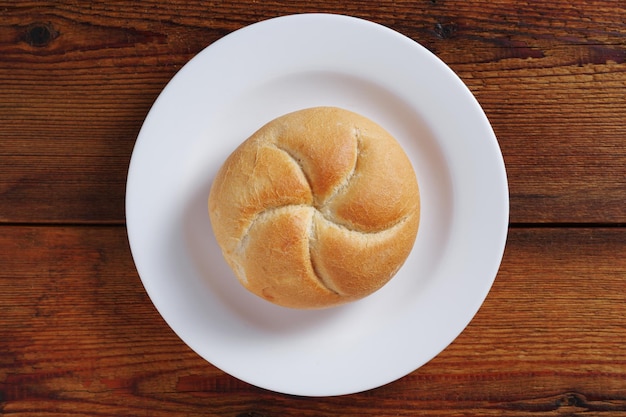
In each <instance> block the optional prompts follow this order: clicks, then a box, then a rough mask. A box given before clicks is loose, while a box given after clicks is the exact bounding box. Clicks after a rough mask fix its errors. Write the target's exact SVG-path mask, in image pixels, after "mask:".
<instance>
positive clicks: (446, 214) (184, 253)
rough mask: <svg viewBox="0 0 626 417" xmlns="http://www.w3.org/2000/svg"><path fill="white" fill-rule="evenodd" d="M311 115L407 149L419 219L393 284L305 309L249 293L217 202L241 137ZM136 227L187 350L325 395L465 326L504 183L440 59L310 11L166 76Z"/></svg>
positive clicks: (148, 128) (139, 248) (493, 248)
mask: <svg viewBox="0 0 626 417" xmlns="http://www.w3.org/2000/svg"><path fill="white" fill-rule="evenodd" d="M317 105H332V106H339V107H343V108H347V109H350V110H353V111H356V112H358V113H361V114H363V115H365V116H367V117H369V118H371V119H373V120H374V121H376V122H378V123H379V124H381V125H382V126H383V127H385V128H386V129H387V130H388V131H390V132H391V133H392V134H393V135H394V136H395V137H396V138H397V139H398V140H399V141H400V143H401V144H402V145H403V146H404V148H405V150H406V151H407V153H408V154H409V157H410V158H411V160H412V162H413V164H414V167H415V170H416V173H417V176H418V179H419V182H420V188H421V198H422V218H421V226H420V230H419V233H418V237H417V241H416V244H415V247H414V249H413V251H412V253H411V255H410V256H409V258H408V260H407V262H406V263H405V265H404V266H403V268H402V269H401V270H400V272H399V273H398V274H397V275H396V277H394V278H393V279H392V280H391V282H390V283H389V284H387V285H386V286H385V287H384V288H383V289H381V290H380V291H378V292H376V293H375V294H374V295H372V296H370V297H368V298H366V299H364V300H362V301H359V302H356V303H352V304H349V305H346V306H342V307H337V308H333V309H327V310H321V311H298V310H290V309H286V308H282V307H277V306H274V305H272V304H269V303H268V302H266V301H264V300H261V299H259V298H257V297H256V296H254V295H252V294H250V293H248V292H247V290H245V289H243V287H241V286H240V285H239V283H238V282H237V280H236V278H235V277H234V275H233V274H232V272H231V271H230V270H229V268H228V266H227V265H226V263H225V262H224V260H223V258H222V256H221V253H220V250H219V248H218V246H217V243H216V241H215V239H214V237H213V233H212V230H211V225H210V221H209V217H208V214H207V196H208V193H209V189H210V186H211V182H212V180H213V178H214V176H215V174H216V172H217V170H218V169H219V167H220V166H221V164H222V162H223V161H224V159H225V158H226V157H227V155H228V154H230V152H232V151H233V150H234V149H235V147H237V146H238V145H239V143H240V142H242V141H243V140H245V139H246V138H247V137H248V136H249V135H250V134H251V133H253V132H254V131H255V130H256V129H257V128H259V127H260V126H261V125H263V124H264V123H266V122H267V121H269V120H271V119H273V118H274V117H277V116H279V115H282V114H284V113H287V112H290V111H293V110H296V109H301V108H305V107H311V106H317ZM126 219H127V226H128V236H129V241H130V245H131V248H132V254H133V257H134V260H135V263H136V266H137V269H138V271H139V275H140V276H141V279H142V281H143V284H144V286H145V288H146V290H147V292H148V294H149V296H150V298H151V299H152V301H153V303H154V305H155V306H156V308H157V309H158V311H159V312H160V314H161V315H162V316H163V318H164V319H165V320H166V321H167V323H168V324H169V325H170V326H171V328H172V329H173V330H174V331H175V332H176V333H177V334H178V336H179V337H180V338H181V339H182V340H183V341H184V342H185V343H187V345H189V346H190V347H191V348H192V349H193V350H195V351H196V352H197V353H198V354H199V355H200V356H201V357H203V358H205V359H206V360H207V361H209V362H211V363H212V364H214V365H215V366H217V367H219V368H220V369H222V370H223V371H225V372H227V373H229V374H231V375H233V376H235V377H237V378H239V379H241V380H244V381H247V382H249V383H251V384H254V385H256V386H259V387H263V388H266V389H269V390H273V391H278V392H282V393H288V394H297V395H306V396H328V395H339V394H348V393H354V392H359V391H363V390H367V389H371V388H374V387H378V386H381V385H383V384H386V383H388V382H391V381H394V380H396V379H398V378H400V377H402V376H404V375H406V374H408V373H410V372H412V371H414V370H415V369H417V368H418V367H420V366H421V365H423V364H424V363H426V362H427V361H429V360H430V359H431V358H433V357H434V356H435V355H437V354H438V353H439V352H441V351H442V350H443V349H445V348H446V346H447V345H448V344H450V343H451V342H452V341H453V340H454V339H455V338H456V337H457V336H458V335H459V334H460V333H461V332H462V331H463V329H464V328H465V327H466V326H467V324H468V323H469V322H470V320H471V319H472V317H473V316H474V314H475V313H476V312H477V311H478V309H479V307H480V305H481V304H482V302H483V301H484V299H485V297H486V295H487V293H488V291H489V289H490V287H491V285H492V283H493V280H494V278H495V276H496V273H497V271H498V268H499V265H500V261H501V257H502V254H503V250H504V245H505V241H506V234H507V226H508V188H507V181H506V173H505V168H504V163H503V159H502V155H501V153H500V149H499V147H498V143H497V141H496V138H495V136H494V133H493V131H492V129H491V127H490V125H489V122H488V121H487V118H486V117H485V115H484V113H483V111H482V110H481V108H480V106H479V104H478V103H477V101H476V100H475V99H474V97H473V96H472V94H471V93H470V91H469V90H468V89H467V87H466V86H465V85H464V84H463V83H462V82H461V80H460V79H459V78H458V77H457V76H456V75H455V74H454V73H453V72H452V71H451V70H450V69H449V68H448V67H447V66H446V65H445V64H444V63H443V62H441V61H440V60H439V59H438V58H436V57H435V56H434V55H432V54H431V53H430V52H429V51H427V50H426V49H425V48H423V47H422V46H420V45H418V44H417V43H415V42H414V41H412V40H410V39H409V38H407V37H404V36H402V35H400V34H398V33H397V32H394V31H392V30H390V29H388V28H386V27H383V26H380V25H378V24H374V23H371V22H368V21H364V20H360V19H356V18H352V17H346V16H338V15H321V14H305V15H294V16H285V17H280V18H276V19H271V20H267V21H264V22H261V23H257V24H254V25H251V26H249V27H246V28H244V29H241V30H238V31H236V32H234V33H232V34H230V35H228V36H226V37H224V38H223V39H221V40H219V41H217V42H215V43H214V44H212V45H211V46H210V47H208V48H206V49H205V50H204V51H202V52H201V53H200V54H198V55H197V56H196V57H195V58H193V59H192V60H191V61H190V62H189V63H188V64H187V65H185V66H184V68H183V69H182V70H181V71H180V72H179V73H178V74H177V75H176V76H175V77H174V78H173V79H172V80H171V82H170V83H169V84H168V85H167V87H166V88H165V89H164V90H163V92H162V94H161V95H160V96H159V98H158V100H157V101H156V102H155V104H154V106H153V108H152V109H151V111H150V113H149V114H148V117H147V118H146V120H145V123H144V125H143V127H142V129H141V132H140V134H139V137H138V139H137V143H136V145H135V149H134V151H133V155H132V161H131V164H130V168H129V173H128V183H127V195H126Z"/></svg>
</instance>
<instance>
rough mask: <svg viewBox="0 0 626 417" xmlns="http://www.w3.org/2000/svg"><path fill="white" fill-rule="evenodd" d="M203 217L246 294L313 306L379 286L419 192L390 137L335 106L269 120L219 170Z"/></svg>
mask: <svg viewBox="0 0 626 417" xmlns="http://www.w3.org/2000/svg"><path fill="white" fill-rule="evenodd" d="M208 203H209V214H210V218H211V224H212V227H213V231H214V233H215V237H216V239H217V242H218V243H219V245H220V247H221V249H222V252H223V254H224V258H225V259H226V261H227V262H228V264H229V265H230V267H231V268H232V269H233V271H234V272H235V275H236V276H237V277H238V279H239V281H240V282H241V283H242V284H243V285H244V286H245V287H246V288H247V289H248V290H250V291H251V292H253V293H254V294H257V295H258V296H260V297H262V298H264V299H266V300H268V301H270V302H273V303H275V304H278V305H282V306H286V307H292V308H323V307H330V306H335V305H339V304H343V303H346V302H350V301H354V300H357V299H360V298H363V297H365V296H367V295H369V294H371V293H373V292H374V291H376V290H378V289H379V288H381V287H382V286H383V285H385V284H386V283H387V282H388V281H389V280H390V279H391V278H392V277H393V276H394V275H395V273H396V272H397V271H398V269H399V268H400V267H401V266H402V264H403V263H404V261H405V260H406V258H407V256H408V255H409V253H410V251H411V249H412V247H413V244H414V241H415V237H416V234H417V229H418V225H419V215H420V197H419V189H418V184H417V179H416V177H415V173H414V171H413V167H412V166H411V163H410V161H409V159H408V157H407V156H406V154H405V153H404V151H403V150H402V148H401V147H400V145H399V144H398V142H397V141H396V140H395V139H394V138H393V137H392V136H391V135H390V134H389V133H388V132H386V131H385V130H384V129H383V128H382V127H380V126H378V125H377V124H376V123H374V122H372V121H371V120H369V119H367V118H365V117H363V116H361V115H358V114H356V113H353V112H350V111H348V110H344V109H340V108H336V107H315V108H309V109H304V110H299V111H296V112H293V113H289V114H287V115H284V116H281V117H279V118H277V119H274V120H272V121H271V122H269V123H268V124H266V125H265V126H263V127H262V128H260V129H259V130H258V131H257V132H256V133H254V134H253V135H252V136H251V137H250V138H248V139H247V140H246V141H245V142H243V143H242V144H241V145H240V146H239V147H238V148H237V149H236V150H235V151H234V152H233V153H232V154H231V155H230V156H229V157H228V159H227V160H226V161H225V163H224V165H223V166H222V167H221V169H220V170H219V172H218V174H217V176H216V178H215V180H214V182H213V185H212V187H211V192H210V194H209V202H208Z"/></svg>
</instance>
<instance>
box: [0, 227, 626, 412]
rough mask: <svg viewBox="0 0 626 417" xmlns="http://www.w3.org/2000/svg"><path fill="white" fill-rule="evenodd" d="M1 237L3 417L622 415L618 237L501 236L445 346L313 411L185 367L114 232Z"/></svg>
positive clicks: (183, 350) (575, 233)
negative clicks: (489, 275) (499, 252)
mask: <svg viewBox="0 0 626 417" xmlns="http://www.w3.org/2000/svg"><path fill="white" fill-rule="evenodd" d="M0 230H1V233H0V265H2V266H3V267H2V268H1V269H0V328H1V329H2V331H1V332H0V352H2V355H0V411H2V413H3V415H15V416H39V415H51V414H54V413H57V414H59V415H62V414H72V415H76V416H92V415H106V416H108V415H111V416H113V415H128V416H143V415H150V416H179V415H188V416H200V415H216V416H217V415H223V416H240V417H243V416H256V417H258V416H274V415H281V416H287V415H293V416H320V415H337V413H339V414H341V415H343V416H383V417H387V416H389V417H390V416H397V415H406V416H408V415H415V414H431V415H438V416H458V415H466V414H472V415H500V416H502V415H510V416H515V415H536V416H553V415H561V414H567V415H578V414H579V413H583V412H586V413H590V414H591V415H604V414H606V415H611V416H620V415H621V416H623V415H626V396H625V394H624V393H626V360H625V358H624V355H623V353H624V348H623V345H624V340H626V326H624V317H625V316H626V292H624V279H625V277H626V258H625V257H624V256H623V254H625V253H626V230H625V229H623V228H604V229H595V228H593V229H576V228H575V229H561V228H557V229H552V228H530V229H512V230H511V231H510V237H509V242H508V246H507V249H506V251H505V256H504V260H503V263H502V267H501V270H500V273H499V275H498V277H497V279H496V282H495V284H494V286H493V289H492V291H491V292H490V294H489V296H488V297H487V300H486V302H485V303H484V305H483V307H482V308H481V310H480V311H479V313H478V314H477V316H476V317H475V318H474V320H473V321H472V323H471V324H470V325H469V327H468V328H467V329H466V330H465V331H464V332H463V333H462V334H461V335H460V336H459V337H458V338H457V340H456V341H455V342H454V343H453V344H452V345H451V346H449V347H448V348H447V349H446V350H445V351H444V352H443V353H441V354H440V355H439V356H437V357H436V358H435V359H434V360H432V361H431V362H430V363H428V364H426V365H425V366H423V367H422V368H420V369H419V370H417V371H415V372H413V373H411V374H409V375H408V376H406V377H404V378H402V379H400V380H399V381H396V382H394V383H392V384H389V385H387V386H384V387H381V388H378V389H374V390H371V391H368V392H365V393H360V394H355V395H349V396H341V397H331V398H321V399H315V398H300V397H294V396H287V395H281V394H275V393H271V392H267V391H265V390H262V389H259V388H255V387H252V386H249V385H248V384H246V383H243V382H241V381H238V380H236V379H234V378H232V377H230V376H228V375H226V374H224V373H223V372H221V371H220V370H218V369H216V368H215V367H213V366H212V365H210V364H208V363H206V362H205V361H204V360H202V359H201V358H199V357H198V356H197V355H195V354H194V353H193V352H192V351H191V350H190V349H189V348H187V347H186V346H185V345H184V344H183V343H182V342H181V341H180V340H179V339H178V338H177V337H176V336H175V334H174V333H173V332H172V331H171V330H170V329H169V328H168V327H167V325H166V324H165V323H164V321H163V320H162V319H161V317H160V316H159V315H158V313H157V312H156V310H155V309H154V307H153V306H152V304H151V303H150V300H149V299H148V297H147V296H146V293H145V291H144V289H143V287H142V285H141V283H140V280H139V278H138V277H137V274H136V272H135V270H134V267H133V263H132V259H131V257H130V253H129V250H128V247H127V241H126V236H125V231H124V228H122V227H25V226H15V227H13V226H3V227H1V228H0ZM372 360H376V359H375V358H372Z"/></svg>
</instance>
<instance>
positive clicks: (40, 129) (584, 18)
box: [0, 0, 626, 417]
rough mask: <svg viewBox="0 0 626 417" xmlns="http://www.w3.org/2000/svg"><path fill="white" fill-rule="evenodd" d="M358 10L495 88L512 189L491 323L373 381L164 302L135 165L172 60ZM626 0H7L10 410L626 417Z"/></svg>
mask: <svg viewBox="0 0 626 417" xmlns="http://www.w3.org/2000/svg"><path fill="white" fill-rule="evenodd" d="M303 12H331V13H341V14H349V15H353V16H357V17H362V18H365V19H369V20H372V21H375V22H378V23H381V24H384V25H386V26H389V27H391V28H393V29H395V30H397V31H400V32H402V33H403V34H405V35H407V36H409V37H411V38H412V39H414V40H416V41H418V42H419V43H421V44H422V45H424V46H426V47H427V48H428V49H430V50H431V51H433V52H434V53H435V54H437V55H438V56H439V57H440V58H441V59H443V60H444V61H445V62H446V63H447V64H449V65H450V67H451V68H452V69H453V70H454V71H456V73H457V74H458V75H459V76H460V77H461V78H462V79H463V80H464V81H465V83H466V84H467V85H468V86H469V88H470V89H471V90H472V91H473V93H474V94H475V96H476V97H477V99H478V100H479V102H480V103H481V104H482V106H483V108H484V110H485V112H486V114H487V116H488V117H489V119H490V121H491V123H492V125H493V128H494V130H495V133H496V135H497V137H498V139H499V142H500V145H501V148H502V152H503V155H504V159H505V163H506V166H507V172H508V178H509V186H510V204H511V213H510V221H511V223H510V229H509V240H508V244H507V248H506V251H505V256H504V259H503V263H502V267H501V270H500V273H499V275H498V277H497V279H496V282H495V284H494V287H493V289H492V291H491V293H490V294H489V296H488V298H487V300H486V302H485V304H484V305H483V308H482V309H481V310H480V311H479V313H478V315H477V316H476V317H475V319H474V320H473V321H472V323H471V324H470V326H469V327H468V328H467V329H466V331H465V332H463V333H462V334H461V336H459V338H458V339H457V340H456V341H455V342H454V343H453V344H452V345H451V346H450V347H449V348H448V349H446V350H445V351H444V352H443V353H441V354H440V355H439V356H438V357H436V358H435V359H434V360H432V361H431V362H430V363H428V364H427V365H425V366H423V367H422V368H420V369H419V370H417V371H415V372H413V373H411V374H410V375H408V376H406V377H404V378H402V379H401V380H399V381H396V382H394V383H392V384H389V385H387V386H384V387H381V388H377V389H374V390H371V391H368V392H365V393H360V394H354V395H348V396H341V397H331V398H300V397H294V396H287V395H281V394H276V393H272V392H268V391H265V390H262V389H259V388H256V387H253V386H250V385H248V384H246V383H243V382H241V381H238V380H236V379H234V378H232V377H230V376H229V375H226V374H224V373H223V372H221V371H219V370H218V369H216V368H215V367H213V366H212V365H210V364H208V363H206V362H205V361H204V360H202V359H201V358H199V357H198V356H197V355H195V354H194V353H193V352H192V351H191V350H190V349H189V348H187V347H186V346H185V345H184V344H183V343H182V342H181V341H180V340H179V339H178V338H177V337H176V336H175V335H174V334H173V332H172V331H171V330H170V329H169V328H168V327H167V326H166V324H165V323H164V321H163V320H162V319H161V317H160V316H159V315H158V313H157V312H156V310H155V309H154V307H153V306H152V304H151V302H150V300H149V299H148V297H147V295H146V293H145V291H144V289H143V287H142V285H141V282H140V280H139V277H138V275H137V273H136V271H135V269H134V265H133V262H132V259H131V256H130V251H129V248H128V243H127V240H126V231H125V227H124V226H125V223H124V192H125V181H126V173H127V167H128V163H129V160H130V155H131V152H132V149H133V145H134V142H135V139H136V137H137V134H138V132H139V129H140V127H141V124H142V122H143V118H144V117H145V115H146V114H147V112H148V110H149V108H150V106H151V105H152V103H153V101H154V100H155V99H156V97H157V96H158V94H159V93H160V91H161V90H162V88H163V87H164V86H165V85H166V83H167V82H168V81H169V80H170V78H171V77H172V76H173V75H174V74H175V73H176V72H177V71H178V70H179V69H180V68H181V67H182V66H183V65H184V64H185V63H186V62H187V61H188V60H189V59H190V58H191V57H193V56H194V55H195V54H196V53H198V52H199V51H200V50H201V49H203V48H204V47H206V46H207V45H210V44H211V43H212V42H214V41H215V40H217V39H219V38H221V37H222V36H224V35H226V34H228V33H230V32H232V31H234V30H236V29H239V28H241V27H243V26H246V25H248V24H251V23H254V22H257V21H260V20H264V19H267V18H270V17H275V16H279V15H285V14H291V13H303ZM625 203H626V2H624V1H622V0H604V1H599V0H597V1H593V0H585V1H583V0H568V1H566V0H548V1H544V2H518V1H513V0H494V1H487V0H467V1H461V0H459V1H452V0H422V1H415V0H414V1H408V0H407V1H392V0H379V1H377V2H371V1H364V0H346V1H343V2H335V1H325V0H314V1H308V2H304V1H301V0H294V1H289V2H287V1H271V2H262V1H197V0H193V1H192V0H188V1H179V0H169V1H160V0H152V1H130V0H119V1H82V2H81V1H76V0H62V1H61V0H60V1H22V0H20V1H17V2H15V1H0V415H7V416H9V415H11V416H13V415H15V416H44V415H45V416H53V415H54V416H56V415H59V416H60V415H71V416H83V415H84V416H95V415H98V416H122V415H124V416H155V417H156V416H182V415H185V416H204V415H215V416H218V415H219V416H232V417H270V416H287V415H293V416H319V415H342V416H383V417H384V416H408V415H437V416H458V415H510V416H521V415H536V416H554V415H569V416H575V415H583V414H584V415H594V416H600V415H607V416H608V415H611V416H626V349H625V348H624V345H625V343H626V286H625V283H626V204H625Z"/></svg>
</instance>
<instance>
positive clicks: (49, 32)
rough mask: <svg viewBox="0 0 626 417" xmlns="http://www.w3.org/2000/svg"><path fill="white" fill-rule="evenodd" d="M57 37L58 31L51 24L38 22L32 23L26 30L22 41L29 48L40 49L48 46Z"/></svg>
mask: <svg viewBox="0 0 626 417" xmlns="http://www.w3.org/2000/svg"><path fill="white" fill-rule="evenodd" d="M58 36H59V31H58V30H56V29H55V28H54V26H52V24H51V23H40V22H39V23H33V24H31V25H29V26H28V27H27V28H26V30H25V31H24V34H23V35H22V41H24V42H26V43H27V44H29V45H30V46H34V47H38V48H41V47H44V46H47V45H48V44H50V42H52V41H53V40H55V39H56V38H57V37H58Z"/></svg>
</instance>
